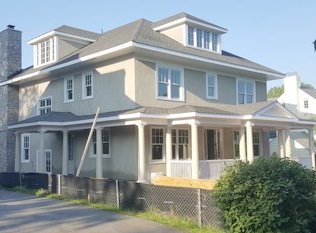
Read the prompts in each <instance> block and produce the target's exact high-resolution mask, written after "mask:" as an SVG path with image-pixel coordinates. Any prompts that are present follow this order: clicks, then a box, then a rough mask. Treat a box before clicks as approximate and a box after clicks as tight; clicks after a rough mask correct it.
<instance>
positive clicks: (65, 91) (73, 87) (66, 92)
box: [64, 76, 75, 103]
mask: <svg viewBox="0 0 316 233" xmlns="http://www.w3.org/2000/svg"><path fill="white" fill-rule="evenodd" d="M68 80H72V99H68V89H67V81H68ZM74 100H75V79H74V76H72V77H67V78H64V102H65V103H69V102H73V101H74Z"/></svg>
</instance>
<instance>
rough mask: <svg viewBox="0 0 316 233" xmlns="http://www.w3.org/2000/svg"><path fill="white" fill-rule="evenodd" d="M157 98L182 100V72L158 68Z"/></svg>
mask: <svg viewBox="0 0 316 233" xmlns="http://www.w3.org/2000/svg"><path fill="white" fill-rule="evenodd" d="M157 69H158V72H157V73H158V78H157V81H158V85H157V86H158V87H157V89H158V90H157V92H158V98H160V99H168V100H183V82H182V79H183V78H182V70H180V69H175V68H166V67H160V66H158V68H157Z"/></svg>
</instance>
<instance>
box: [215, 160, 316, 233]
mask: <svg viewBox="0 0 316 233" xmlns="http://www.w3.org/2000/svg"><path fill="white" fill-rule="evenodd" d="M315 189H316V175H315V172H314V171H312V170H310V169H307V168H304V167H303V166H302V165H300V164H299V163H297V162H295V161H290V160H287V159H281V158H279V157H277V156H271V157H266V158H260V159H258V160H256V161H254V163H252V164H248V163H243V162H237V163H236V164H234V165H233V166H231V167H229V168H227V169H226V170H225V171H224V174H223V176H222V177H221V178H220V180H219V182H218V183H217V185H216V188H215V194H214V195H215V198H216V201H217V204H218V206H219V208H220V209H221V210H222V215H223V222H224V225H225V227H226V228H227V229H228V230H229V231H230V232H238V233H241V232H247V233H248V232H256V233H259V232H264V233H266V232H286V233H295V232H299V233H302V232H316V231H313V229H312V228H313V227H315V217H316V214H315V212H316V199H315Z"/></svg>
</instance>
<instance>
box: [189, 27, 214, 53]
mask: <svg viewBox="0 0 316 233" xmlns="http://www.w3.org/2000/svg"><path fill="white" fill-rule="evenodd" d="M187 33H188V34H187V43H188V45H189V46H195V47H197V48H201V49H206V50H210V51H214V52H219V48H220V46H219V44H220V35H219V34H218V33H214V32H213V33H212V32H210V31H205V30H202V29H200V28H194V27H192V26H188V31H187Z"/></svg>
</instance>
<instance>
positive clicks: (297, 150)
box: [270, 73, 316, 168]
mask: <svg viewBox="0 0 316 233" xmlns="http://www.w3.org/2000/svg"><path fill="white" fill-rule="evenodd" d="M278 101H279V102H280V103H281V104H282V105H284V106H286V108H288V109H289V110H290V111H291V112H293V113H294V114H295V115H297V116H299V117H301V118H306V119H313V120H314V119H315V114H316V90H315V89H313V88H304V87H302V86H301V81H300V77H299V75H298V74H297V73H289V74H288V75H286V77H285V78H284V93H283V94H282V95H281V96H280V97H279V98H278ZM314 138H315V135H314ZM277 140H278V135H277V134H274V137H272V138H271V139H270V154H273V153H276V151H277V150H278V149H277V145H278V143H277ZM291 140H292V143H291V146H292V149H291V151H292V154H293V156H292V159H293V160H296V161H298V162H300V163H302V164H303V165H305V166H306V167H309V168H311V167H312V164H311V160H310V155H309V132H308V131H306V130H304V129H303V130H302V129H298V130H293V131H292V132H291Z"/></svg>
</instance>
